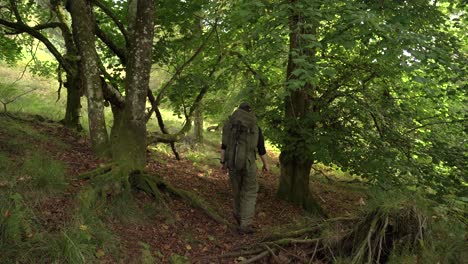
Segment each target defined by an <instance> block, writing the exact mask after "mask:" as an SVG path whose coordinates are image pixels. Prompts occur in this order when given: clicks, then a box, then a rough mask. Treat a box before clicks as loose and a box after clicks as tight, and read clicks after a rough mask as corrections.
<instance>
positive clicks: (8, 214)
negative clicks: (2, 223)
mask: <svg viewBox="0 0 468 264" xmlns="http://www.w3.org/2000/svg"><path fill="white" fill-rule="evenodd" d="M10 215H11V213H10V210H6V212H5V217H6V218H8V217H10Z"/></svg>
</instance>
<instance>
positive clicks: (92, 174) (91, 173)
mask: <svg viewBox="0 0 468 264" xmlns="http://www.w3.org/2000/svg"><path fill="white" fill-rule="evenodd" d="M112 166H113V164H112V163H109V164H104V165H101V166H100V167H99V168H97V169H94V170H92V171H87V172H85V173H82V174H80V175H78V178H79V179H81V180H88V179H91V178H94V177H96V176H99V175H102V174H106V173H108V172H110V171H111V170H112Z"/></svg>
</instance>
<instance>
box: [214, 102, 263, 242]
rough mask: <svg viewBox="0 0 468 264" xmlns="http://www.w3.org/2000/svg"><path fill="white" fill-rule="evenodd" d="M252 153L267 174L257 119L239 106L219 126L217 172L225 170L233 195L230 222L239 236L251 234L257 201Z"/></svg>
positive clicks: (241, 105) (254, 165) (255, 169)
mask: <svg viewBox="0 0 468 264" xmlns="http://www.w3.org/2000/svg"><path fill="white" fill-rule="evenodd" d="M256 150H258V154H259V155H260V158H261V160H262V163H263V168H262V170H263V171H264V172H267V171H268V163H267V161H266V150H265V140H264V138H263V135H262V131H261V129H260V127H258V125H257V118H256V117H255V114H254V113H252V109H251V107H250V105H249V104H247V103H242V104H240V105H239V108H238V109H236V110H235V111H234V113H232V115H231V116H230V117H229V120H228V121H227V122H226V123H225V124H224V126H223V136H222V144H221V164H222V166H221V169H222V170H223V171H224V172H226V171H227V170H228V169H229V179H230V181H231V186H232V190H233V194H234V218H235V219H236V222H237V224H238V231H239V233H241V234H251V233H254V232H255V229H254V227H253V226H252V219H253V217H254V215H255V203H256V199H257V191H258V183H257V176H256V173H257V165H256V163H255V160H256V154H255V152H256Z"/></svg>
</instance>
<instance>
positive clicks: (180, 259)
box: [169, 254, 190, 264]
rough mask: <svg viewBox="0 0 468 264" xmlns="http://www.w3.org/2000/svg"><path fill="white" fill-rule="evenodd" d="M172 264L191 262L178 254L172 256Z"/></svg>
mask: <svg viewBox="0 0 468 264" xmlns="http://www.w3.org/2000/svg"><path fill="white" fill-rule="evenodd" d="M169 262H170V263H171V264H187V263H190V260H189V259H188V258H187V257H186V256H181V255H178V254H172V255H171V257H170V258H169Z"/></svg>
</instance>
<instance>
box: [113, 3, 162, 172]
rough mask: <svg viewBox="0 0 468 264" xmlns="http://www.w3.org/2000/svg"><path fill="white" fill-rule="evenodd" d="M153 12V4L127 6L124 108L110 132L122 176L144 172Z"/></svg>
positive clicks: (114, 155)
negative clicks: (126, 58) (125, 173)
mask: <svg viewBox="0 0 468 264" xmlns="http://www.w3.org/2000/svg"><path fill="white" fill-rule="evenodd" d="M154 10H155V3H154V1H147V0H138V1H132V2H131V3H130V5H129V14H128V23H129V25H128V43H127V46H128V48H127V54H128V63H127V67H126V78H125V93H126V96H125V106H124V109H123V112H122V113H121V114H118V115H115V116H114V118H115V119H114V126H113V128H112V137H113V140H112V150H113V151H112V152H113V158H114V160H115V161H116V162H117V163H118V164H119V166H120V167H121V168H123V171H124V172H130V171H133V170H143V169H144V167H145V165H146V118H145V109H146V96H147V93H148V89H149V87H148V83H149V77H150V69H151V62H152V61H151V58H152V45H153V35H154ZM127 176H128V175H127Z"/></svg>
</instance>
